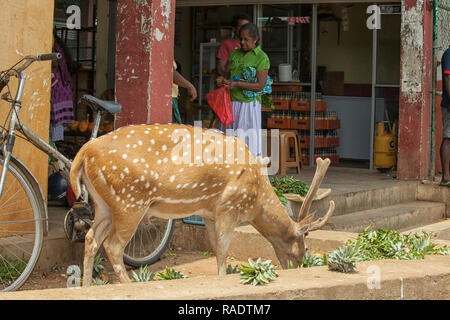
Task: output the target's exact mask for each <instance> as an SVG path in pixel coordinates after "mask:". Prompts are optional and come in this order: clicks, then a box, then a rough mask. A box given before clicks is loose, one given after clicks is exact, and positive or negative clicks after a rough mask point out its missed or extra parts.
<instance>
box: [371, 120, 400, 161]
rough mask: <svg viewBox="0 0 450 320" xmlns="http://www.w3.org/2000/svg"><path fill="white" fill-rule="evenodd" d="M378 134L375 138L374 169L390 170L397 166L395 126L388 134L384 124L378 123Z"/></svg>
mask: <svg viewBox="0 0 450 320" xmlns="http://www.w3.org/2000/svg"><path fill="white" fill-rule="evenodd" d="M377 125H378V132H377V135H376V136H375V145H374V168H376V169H390V168H393V167H394V166H395V161H396V155H395V145H396V141H397V139H396V136H395V124H394V125H393V127H392V132H391V133H388V132H386V131H385V130H384V122H378V124H377Z"/></svg>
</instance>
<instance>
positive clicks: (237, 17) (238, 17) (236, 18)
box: [231, 12, 252, 27]
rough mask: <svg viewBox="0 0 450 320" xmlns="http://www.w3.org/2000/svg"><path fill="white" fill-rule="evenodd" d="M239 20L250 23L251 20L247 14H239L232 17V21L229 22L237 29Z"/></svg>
mask: <svg viewBox="0 0 450 320" xmlns="http://www.w3.org/2000/svg"><path fill="white" fill-rule="evenodd" d="M239 20H247V21H252V18H250V16H249V15H248V14H246V13H244V12H241V13H239V14H237V15H235V16H234V17H233V20H232V21H231V25H232V26H233V27H237V25H238V21H239Z"/></svg>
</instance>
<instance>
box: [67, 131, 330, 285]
mask: <svg viewBox="0 0 450 320" xmlns="http://www.w3.org/2000/svg"><path fill="white" fill-rule="evenodd" d="M192 151H193V152H192ZM213 151H214V152H213ZM267 164H268V158H265V159H262V158H261V157H256V158H255V157H253V155H252V154H251V153H250V151H249V149H248V148H247V146H246V145H245V143H244V142H243V141H242V140H240V139H238V138H234V137H230V136H225V135H223V134H222V133H221V132H218V131H213V130H205V129H201V128H196V127H192V126H186V125H178V124H166V125H131V126H126V127H122V128H120V129H118V130H116V131H114V132H111V133H109V134H107V135H104V136H101V137H99V138H97V139H95V140H92V141H89V142H88V143H86V144H85V145H84V146H83V147H82V148H81V149H80V151H79V152H78V154H77V155H76V157H75V159H74V161H73V164H72V168H71V171H70V183H71V185H72V187H73V191H74V193H75V195H76V197H79V196H80V194H81V188H82V187H81V185H82V184H83V185H84V186H85V187H86V188H87V190H88V192H89V194H90V195H91V199H92V200H93V202H94V209H95V220H94V223H93V225H92V227H91V229H90V230H89V231H88V233H87V235H86V241H85V256H84V266H83V267H84V277H83V286H86V285H90V284H91V281H92V279H91V278H92V268H93V259H94V257H95V255H96V252H97V251H98V249H99V246H100V245H101V244H102V243H103V246H104V249H105V252H106V254H107V256H108V258H109V261H110V262H111V264H112V265H113V268H114V271H115V272H116V274H117V276H118V278H119V280H120V281H121V282H128V281H130V279H129V277H128V275H127V273H126V270H125V266H124V264H123V252H124V248H125V246H126V245H127V243H128V242H129V241H130V239H131V238H132V236H133V234H134V232H135V230H136V228H137V226H138V224H139V222H140V221H141V219H142V218H143V217H144V216H146V215H150V216H154V217H158V218H167V219H175V218H176V219H178V218H184V217H187V216H190V215H199V216H202V217H203V218H204V221H205V226H206V229H207V233H208V236H209V240H210V242H211V245H212V247H213V249H214V251H215V254H216V258H217V267H218V274H219V275H225V274H226V266H225V264H226V257H227V251H228V247H229V244H230V242H231V238H232V234H233V231H234V229H235V227H236V226H238V225H239V224H241V223H243V222H248V223H249V224H250V225H252V226H253V227H254V228H255V229H256V230H257V231H259V232H260V233H261V234H262V235H263V236H264V237H265V238H266V239H267V240H268V241H269V242H270V243H271V244H272V246H273V248H274V249H275V253H276V255H277V257H278V259H279V261H280V263H281V266H282V267H283V268H287V266H288V262H289V261H291V262H292V263H293V264H294V266H298V265H300V264H301V262H302V258H303V255H304V253H305V251H306V248H305V236H306V235H307V234H308V232H309V231H313V230H316V229H319V228H321V227H322V226H323V225H324V224H325V223H326V222H327V221H328V219H329V218H330V217H331V215H332V214H333V212H334V202H333V201H330V207H329V210H328V212H327V213H326V214H325V216H324V217H323V218H321V219H318V220H316V221H312V220H313V217H314V213H312V214H309V215H308V214H307V213H308V211H309V209H310V206H311V202H312V200H313V197H314V195H315V194H316V192H317V190H318V188H319V185H320V183H321V182H322V180H323V178H324V176H325V173H326V171H327V168H328V166H329V164H330V161H329V159H325V160H322V159H320V158H319V159H317V168H316V173H315V175H314V178H313V181H312V184H311V186H310V189H309V192H308V194H307V196H306V199H305V201H304V202H303V205H302V207H301V209H300V213H299V215H298V221H294V220H293V219H292V218H290V217H289V215H288V213H287V211H286V209H285V208H284V206H283V205H282V204H281V202H280V200H279V198H278V197H277V195H276V194H275V192H274V190H273V188H272V186H271V185H270V182H269V179H268V177H267V175H265V174H264V172H265V170H267Z"/></svg>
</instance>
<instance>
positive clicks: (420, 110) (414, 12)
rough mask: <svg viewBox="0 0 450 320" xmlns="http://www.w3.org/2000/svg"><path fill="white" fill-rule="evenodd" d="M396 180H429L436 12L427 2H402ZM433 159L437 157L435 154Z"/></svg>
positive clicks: (409, 0)
mask: <svg viewBox="0 0 450 320" xmlns="http://www.w3.org/2000/svg"><path fill="white" fill-rule="evenodd" d="M401 19H402V22H401V35H400V36H401V44H400V45H401V53H400V64H401V66H400V80H401V81H400V101H399V104H400V105H399V130H398V160H397V177H398V179H401V180H417V179H424V178H428V177H429V167H430V157H431V150H430V147H431V144H430V142H431V141H430V124H431V123H430V121H431V114H430V112H431V95H430V90H431V71H432V69H431V67H432V52H433V51H432V43H433V11H432V8H431V7H429V6H428V5H427V1H426V0H403V1H402V18H401ZM433 156H434V155H433Z"/></svg>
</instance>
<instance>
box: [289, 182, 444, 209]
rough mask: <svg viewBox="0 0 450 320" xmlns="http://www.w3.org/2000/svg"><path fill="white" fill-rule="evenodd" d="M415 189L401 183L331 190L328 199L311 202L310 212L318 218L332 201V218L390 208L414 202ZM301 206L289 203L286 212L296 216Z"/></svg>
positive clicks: (408, 184)
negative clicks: (349, 190) (314, 213)
mask: <svg viewBox="0 0 450 320" xmlns="http://www.w3.org/2000/svg"><path fill="white" fill-rule="evenodd" d="M325 187H326V186H325ZM417 189H418V188H417V183H403V184H398V185H394V186H385V187H383V188H373V189H367V190H360V191H356V192H339V193H337V192H334V190H333V189H332V192H331V194H330V195H329V196H328V197H326V198H324V199H322V200H317V201H313V203H312V204H311V212H312V211H314V210H315V211H316V212H317V216H318V217H320V216H322V215H324V214H325V213H326V212H327V210H328V207H329V205H330V200H333V201H334V203H335V210H334V216H339V215H343V214H348V213H351V212H356V211H362V210H369V209H376V208H381V207H386V206H391V205H395V204H397V203H402V202H408V201H414V200H416V199H417ZM421 200H426V199H421ZM430 201H436V200H430ZM301 205H302V203H301V202H293V201H289V204H288V211H290V212H291V214H290V215H291V216H292V217H297V216H298V213H299V212H300V207H301Z"/></svg>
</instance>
